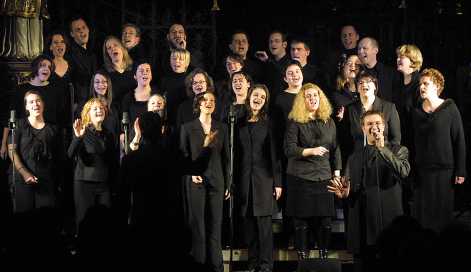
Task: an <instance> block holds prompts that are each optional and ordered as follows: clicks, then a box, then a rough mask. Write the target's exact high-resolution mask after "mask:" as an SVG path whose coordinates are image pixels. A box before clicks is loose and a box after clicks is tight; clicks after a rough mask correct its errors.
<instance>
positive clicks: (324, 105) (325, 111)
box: [288, 83, 332, 123]
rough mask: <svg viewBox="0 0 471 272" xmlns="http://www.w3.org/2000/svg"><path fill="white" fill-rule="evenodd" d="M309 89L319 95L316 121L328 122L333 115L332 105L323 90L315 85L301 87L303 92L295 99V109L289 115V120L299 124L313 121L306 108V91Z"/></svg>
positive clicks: (315, 115) (308, 84)
mask: <svg viewBox="0 0 471 272" xmlns="http://www.w3.org/2000/svg"><path fill="white" fill-rule="evenodd" d="M309 89H314V90H316V91H317V92H318V93H319V108H318V109H317V110H316V112H315V114H314V119H316V120H322V121H324V122H327V121H328V120H329V118H330V115H331V114H332V106H331V105H330V102H329V99H327V96H326V95H325V94H324V92H323V91H322V90H321V88H319V86H317V85H316V84H313V83H307V84H304V85H303V86H302V87H301V90H300V91H299V93H298V94H297V95H296V98H295V99H294V103H293V107H292V108H291V112H290V113H289V115H288V119H291V120H293V121H295V122H298V123H307V122H309V121H310V120H311V118H310V112H309V110H308V109H307V108H306V102H305V97H304V95H305V93H306V91H307V90H309Z"/></svg>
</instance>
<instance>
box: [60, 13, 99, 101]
mask: <svg viewBox="0 0 471 272" xmlns="http://www.w3.org/2000/svg"><path fill="white" fill-rule="evenodd" d="M69 26H70V36H71V37H72V39H73V41H72V42H71V45H70V50H68V56H67V59H68V60H70V65H71V67H72V69H71V71H72V84H73V85H74V90H75V103H76V104H78V105H81V104H83V103H84V102H85V101H86V100H87V98H88V94H89V90H90V79H91V78H92V76H93V74H94V73H95V71H96V69H97V59H96V55H95V53H94V52H93V48H92V47H91V46H89V34H90V30H89V28H88V25H87V23H86V22H85V20H84V19H83V18H82V17H75V18H73V19H72V20H71V21H70V25H69Z"/></svg>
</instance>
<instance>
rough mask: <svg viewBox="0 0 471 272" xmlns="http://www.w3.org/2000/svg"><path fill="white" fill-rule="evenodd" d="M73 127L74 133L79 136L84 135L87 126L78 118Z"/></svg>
mask: <svg viewBox="0 0 471 272" xmlns="http://www.w3.org/2000/svg"><path fill="white" fill-rule="evenodd" d="M72 127H73V128H74V134H75V136H76V137H77V138H80V137H82V136H83V134H84V133H85V127H84V126H83V124H82V120H81V119H76V120H75V121H74V123H73V125H72Z"/></svg>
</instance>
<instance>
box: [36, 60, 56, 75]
mask: <svg viewBox="0 0 471 272" xmlns="http://www.w3.org/2000/svg"><path fill="white" fill-rule="evenodd" d="M44 60H47V61H49V62H50V63H51V75H52V73H54V70H55V69H56V66H55V65H54V62H53V61H52V58H51V57H49V56H48V55H39V56H37V57H36V58H35V59H34V60H33V61H32V62H31V71H32V72H33V77H35V76H37V75H38V72H39V65H40V64H41V62H42V61H44Z"/></svg>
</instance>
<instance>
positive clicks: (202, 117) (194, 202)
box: [180, 92, 230, 272]
mask: <svg viewBox="0 0 471 272" xmlns="http://www.w3.org/2000/svg"><path fill="white" fill-rule="evenodd" d="M215 106H216V105H215V97H214V94H213V93H211V92H206V93H204V94H203V93H202V94H200V95H198V96H197V97H196V102H195V111H196V112H197V113H199V117H198V118H197V119H195V120H193V121H191V122H188V123H186V124H183V126H182V127H181V133H180V136H181V137H180V149H181V151H182V153H183V155H184V157H186V158H192V160H195V159H196V158H198V157H199V155H200V153H201V151H202V149H203V147H202V146H203V141H204V139H205V137H206V136H205V135H208V134H210V133H217V136H216V139H215V144H214V145H213V147H212V148H211V154H210V158H209V164H208V167H207V168H206V169H205V171H204V173H203V175H201V176H191V177H190V178H189V179H190V180H189V181H187V182H188V183H189V184H188V185H187V187H189V188H188V192H187V199H186V200H187V201H188V204H189V207H188V208H189V211H188V212H189V216H188V219H189V222H188V223H189V226H190V228H191V234H192V249H191V255H192V256H193V258H194V260H195V261H196V262H197V263H200V264H208V269H209V271H219V272H222V271H223V259H222V249H221V224H222V210H223V199H224V198H226V199H227V198H229V196H230V195H229V187H230V184H229V179H228V178H227V173H228V171H227V166H228V156H229V147H228V140H227V130H226V127H225V126H224V125H223V124H222V123H220V122H218V121H216V120H214V119H212V117H211V115H212V113H213V112H214V109H215Z"/></svg>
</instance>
